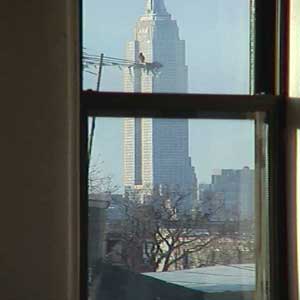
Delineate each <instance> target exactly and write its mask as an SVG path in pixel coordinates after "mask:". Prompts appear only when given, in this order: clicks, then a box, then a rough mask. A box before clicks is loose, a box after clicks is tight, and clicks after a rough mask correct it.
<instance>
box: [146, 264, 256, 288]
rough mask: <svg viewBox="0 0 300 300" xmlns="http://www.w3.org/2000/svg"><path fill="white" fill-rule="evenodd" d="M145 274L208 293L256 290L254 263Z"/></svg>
mask: <svg viewBox="0 0 300 300" xmlns="http://www.w3.org/2000/svg"><path fill="white" fill-rule="evenodd" d="M143 275H146V276H150V277H153V278H156V279H159V280H162V281H165V282H168V283H172V284H176V285H180V286H184V287H186V288H190V289H194V290H198V291H203V292H206V293H220V292H246V291H247V292H249V291H254V290H255V278H256V276H255V275H256V272H255V265H254V264H234V265H226V266H223V265H220V266H219V265H218V266H212V267H203V268H196V269H189V270H182V271H171V272H151V273H143Z"/></svg>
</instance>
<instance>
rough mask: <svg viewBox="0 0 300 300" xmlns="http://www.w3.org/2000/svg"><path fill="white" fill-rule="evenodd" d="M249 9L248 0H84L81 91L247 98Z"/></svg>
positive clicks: (251, 53)
mask: <svg viewBox="0 0 300 300" xmlns="http://www.w3.org/2000/svg"><path fill="white" fill-rule="evenodd" d="M253 7H254V0H245V1H240V0H226V1H225V0H209V1H198V0H189V1H186V2H184V3H183V2H182V1H181V0H131V1H130V2H128V1H120V0H111V1H106V2H104V1H99V0H84V1H83V12H84V14H83V45H84V49H83V52H84V57H83V58H84V59H83V61H84V76H83V78H84V89H93V90H96V89H98V88H99V89H100V90H102V91H119V92H122V91H124V92H147V93H153V92H154V93H166V92H167V93H204V94H218V93H222V94H249V92H250V91H251V89H252V87H251V81H252V79H253V63H254V61H253V58H254V44H253V42H254V39H253V36H251V33H252V32H253V25H254V22H253V20H254V18H253V14H252V12H254V10H253ZM250 12H251V13H250ZM250 41H251V43H250ZM250 48H251V49H252V50H251V51H250ZM101 54H103V57H102V59H101V58H100V55H101ZM250 66H252V67H250ZM99 70H100V72H99ZM99 73H100V74H101V76H99ZM98 77H100V80H99V82H100V85H98V84H97V81H98V80H97V79H98ZM250 77H251V78H252V79H250Z"/></svg>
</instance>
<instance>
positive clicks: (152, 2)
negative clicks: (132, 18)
mask: <svg viewBox="0 0 300 300" xmlns="http://www.w3.org/2000/svg"><path fill="white" fill-rule="evenodd" d="M146 14H148V15H149V14H151V15H166V14H168V12H167V9H166V6H165V3H164V0H147V1H146Z"/></svg>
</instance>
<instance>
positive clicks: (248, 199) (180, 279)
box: [82, 0, 286, 300]
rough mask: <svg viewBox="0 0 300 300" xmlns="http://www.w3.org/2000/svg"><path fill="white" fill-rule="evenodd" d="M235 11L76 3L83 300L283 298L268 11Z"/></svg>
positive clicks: (234, 7) (222, 6)
mask: <svg viewBox="0 0 300 300" xmlns="http://www.w3.org/2000/svg"><path fill="white" fill-rule="evenodd" d="M242 2H243V3H242ZM242 2H240V1H234V0H230V1H229V2H228V1H221V0H214V1H210V2H209V3H208V2H207V3H200V2H198V1H197V2H192V1H191V3H187V4H186V5H185V6H184V7H183V6H182V2H180V1H167V0H166V1H164V0H152V1H150V0H147V1H140V0H139V1H135V3H132V5H130V6H129V5H128V4H127V3H126V2H124V3H123V2H122V3H120V2H119V1H117V2H116V3H115V4H114V1H111V2H110V4H105V8H104V7H103V4H102V6H100V5H99V4H98V2H94V1H92V2H87V1H86V2H83V7H84V13H85V15H84V18H83V24H84V29H83V51H82V52H83V57H82V62H83V87H84V90H85V91H84V92H83V93H82V157H83V161H82V170H83V185H84V186H85V190H84V191H83V200H82V236H83V239H82V241H83V244H82V247H83V249H85V251H86V255H85V256H84V257H83V258H82V270H83V272H82V276H83V297H86V298H89V299H93V300H94V299H95V300H96V299H107V300H108V299H118V298H120V299H128V300H129V299H138V298H140V297H143V298H146V299H149V300H150V299H174V298H175V299H195V298H197V299H198V298H199V299H206V298H207V297H217V298H218V299H229V298H230V297H233V298H235V299H277V297H278V299H279V298H280V295H283V294H281V293H282V291H283V288H284V283H280V284H278V283H277V282H276V281H277V280H278V279H279V278H280V276H282V274H283V273H284V264H285V261H284V260H281V261H280V262H279V263H278V261H277V259H278V257H279V255H284V251H283V250H282V249H281V248H280V245H281V244H282V243H285V238H286V237H285V236H284V235H283V234H281V235H280V237H279V238H275V234H276V233H278V232H284V230H285V228H284V227H282V225H281V224H282V222H285V213H284V209H283V208H284V203H283V200H282V199H283V190H284V184H285V183H284V179H283V178H282V177H280V176H279V174H280V173H281V172H283V171H284V168H283V164H282V161H283V158H282V156H280V152H281V150H282V143H281V136H282V130H281V129H282V127H283V118H282V114H283V111H282V110H281V108H282V105H283V100H282V98H281V97H280V91H281V82H280V80H279V79H278V78H276V74H277V73H276V70H278V65H279V61H275V60H274V57H279V55H278V53H277V52H276V51H277V48H276V47H275V43H276V38H278V35H277V34H276V30H275V16H276V8H275V5H274V3H273V5H267V4H268V3H267V2H268V1H260V2H257V3H255V1H245V2H244V1H242ZM134 4H136V5H134ZM98 6H99V7H98ZM143 6H144V7H143ZM101 9H102V10H101ZM110 11H111V14H110V13H109V12H110ZM112 14H113V15H114V16H115V17H114V19H112V18H111V15H112ZM121 16H122V17H121ZM99 20H100V21H99ZM116 20H118V21H116ZM191 20H193V21H192V22H191ZM273 21H274V22H273ZM99 22H100V23H101V24H99ZM99 28H101V29H99ZM262 28H265V29H269V30H268V34H266V32H265V31H262V30H261V29H262ZM132 30H133V32H134V34H133V36H132V34H130V33H131V31H132ZM95 32H96V33H95ZM97 34H99V36H97ZM125 40H128V42H127V43H125ZM96 41H100V42H99V45H98V44H97V43H96ZM264 43H269V47H267V48H266V47H264ZM100 45H101V46H100ZM122 46H123V47H124V55H122V53H123V51H120V50H119V49H120V47H122ZM276 54H277V56H276ZM275 79H278V86H277V85H276V86H275V85H274V82H276V80H275ZM100 91H101V92H100ZM276 91H279V96H275V94H276ZM208 94H210V95H208ZM258 94H262V95H258ZM265 94H270V95H265ZM278 216H280V218H278ZM275 282H276V284H275ZM228 297H229V298H228Z"/></svg>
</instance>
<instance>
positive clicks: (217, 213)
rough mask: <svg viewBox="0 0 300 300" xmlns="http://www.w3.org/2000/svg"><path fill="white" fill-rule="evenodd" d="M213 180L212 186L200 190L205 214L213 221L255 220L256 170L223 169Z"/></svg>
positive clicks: (207, 185)
mask: <svg viewBox="0 0 300 300" xmlns="http://www.w3.org/2000/svg"><path fill="white" fill-rule="evenodd" d="M211 179H212V180H211V184H201V185H200V188H199V191H200V193H199V197H200V203H201V209H202V213H203V214H205V215H207V216H209V218H210V219H211V220H220V221H224V220H253V218H254V202H255V193H254V189H255V185H254V170H251V169H250V168H248V167H245V168H243V169H241V170H233V169H223V170H221V173H220V174H216V175H212V178H211Z"/></svg>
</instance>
